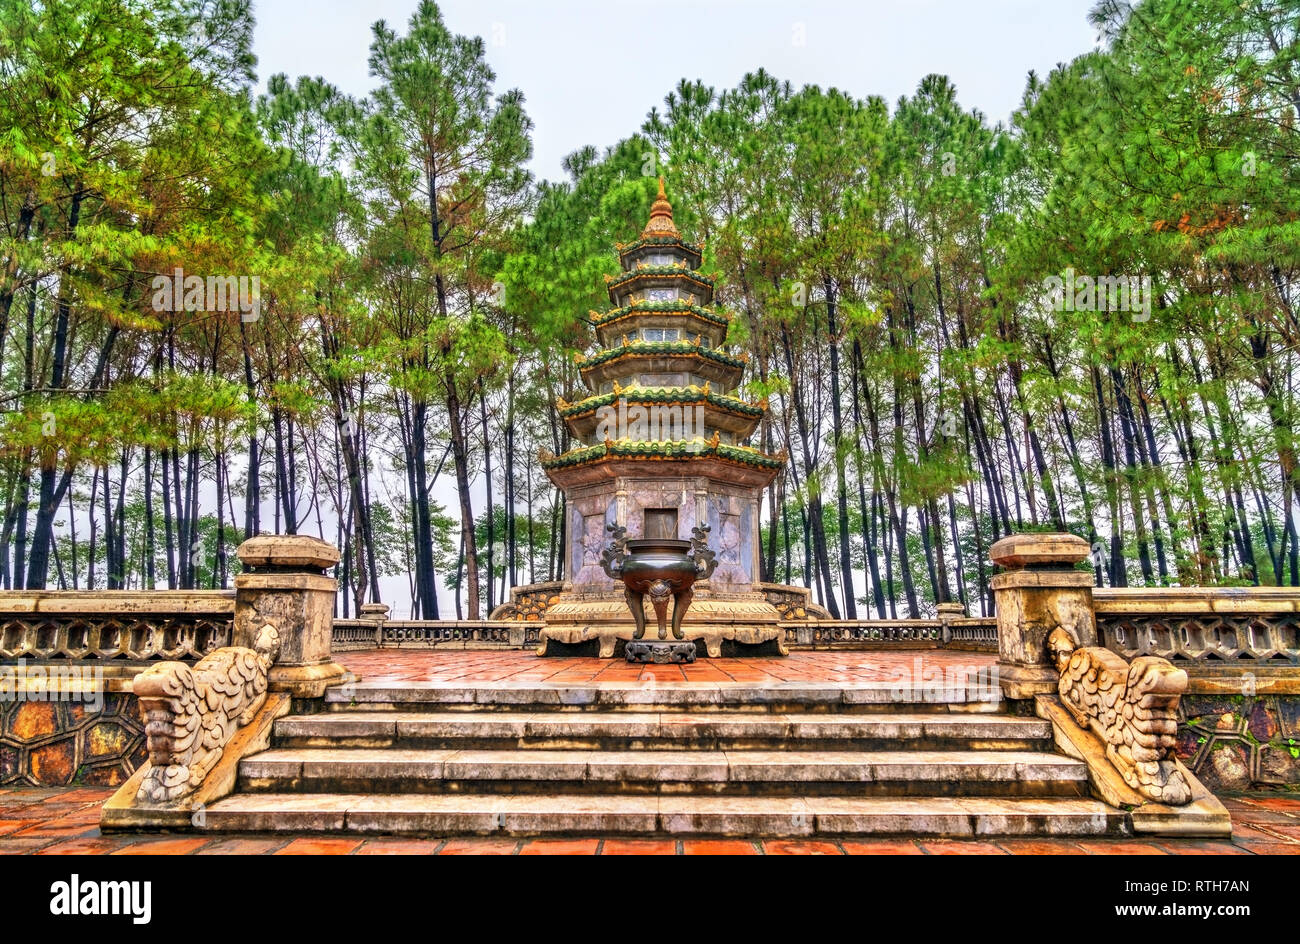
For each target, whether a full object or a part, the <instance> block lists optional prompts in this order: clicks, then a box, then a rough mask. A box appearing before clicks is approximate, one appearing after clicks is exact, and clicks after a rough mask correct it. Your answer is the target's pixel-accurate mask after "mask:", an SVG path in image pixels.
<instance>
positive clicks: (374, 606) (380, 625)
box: [361, 603, 389, 649]
mask: <svg viewBox="0 0 1300 944" xmlns="http://www.w3.org/2000/svg"><path fill="white" fill-rule="evenodd" d="M388 613H389V607H388V604H387V603H363V604H361V618H362V619H363V620H371V621H373V622H374V624H375V647H376V648H377V649H382V648H383V646H384V623H386V622H388Z"/></svg>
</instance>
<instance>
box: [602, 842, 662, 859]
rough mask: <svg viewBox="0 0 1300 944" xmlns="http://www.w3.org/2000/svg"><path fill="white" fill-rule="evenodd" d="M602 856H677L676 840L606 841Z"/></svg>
mask: <svg viewBox="0 0 1300 944" xmlns="http://www.w3.org/2000/svg"><path fill="white" fill-rule="evenodd" d="M600 854H601V855H676V854H677V841H676V840H675V839H606V840H605V844H604V845H603V846H601V848H600Z"/></svg>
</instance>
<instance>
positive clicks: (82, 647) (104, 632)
mask: <svg viewBox="0 0 1300 944" xmlns="http://www.w3.org/2000/svg"><path fill="white" fill-rule="evenodd" d="M234 618H235V593H234V591H231V590H169V591H148V590H112V591H105V592H98V591H78V590H7V591H0V659H6V660H7V659H28V660H31V659H65V660H93V661H96V662H102V663H112V664H113V665H114V666H115V667H116V666H121V665H123V664H130V663H133V662H135V663H139V662H151V661H157V660H180V661H189V660H198V659H202V658H203V657H204V656H207V655H210V654H211V653H213V652H215V651H216V650H218V649H220V648H222V647H223V646H229V645H230V644H231V639H232V636H233V632H234Z"/></svg>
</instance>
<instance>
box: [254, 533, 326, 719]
mask: <svg viewBox="0 0 1300 944" xmlns="http://www.w3.org/2000/svg"><path fill="white" fill-rule="evenodd" d="M235 553H236V554H238V555H239V560H240V561H241V562H242V563H243V565H244V572H243V573H241V574H238V575H236V577H235V632H234V644H235V645H236V646H249V647H250V648H251V647H252V644H253V640H255V639H256V638H257V634H258V632H259V631H260V630H261V628H262V627H263V626H264V625H266V624H267V623H269V624H271V625H272V626H274V627H275V629H276V631H277V632H278V633H279V636H280V653H279V656H278V658H277V659H276V660H275V664H274V665H273V666H272V667H271V670H270V672H269V673H268V681H269V683H270V689H271V691H273V692H274V691H280V692H288V693H289V694H291V695H293V696H294V697H297V698H320V697H321V696H323V695H324V694H325V689H326V688H328V687H329V686H331V685H337V684H340V683H342V682H344V681H345V680H346V679H347V678H348V672H347V670H346V669H344V668H343V667H342V666H341V665H339V664H338V663H336V662H335V661H334V660H333V659H332V658H331V656H330V643H331V636H332V633H333V627H334V596H335V593H336V591H337V590H338V581H336V580H335V579H334V578H333V577H328V576H326V574H325V570H326V568H329V567H333V566H334V565H335V564H337V563H338V562H339V552H338V549H337V548H335V547H334V545H332V544H329V543H328V542H326V541H322V540H320V539H319V538H313V537H309V536H307V535H300V534H299V535H270V534H264V535H258V536H257V537H255V538H249V539H248V540H247V541H245V542H244V543H243V544H241V545H239V549H238V550H237V551H236V552H235Z"/></svg>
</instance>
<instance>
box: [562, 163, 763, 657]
mask: <svg viewBox="0 0 1300 944" xmlns="http://www.w3.org/2000/svg"><path fill="white" fill-rule="evenodd" d="M617 249H618V255H619V261H620V264H621V268H622V272H620V273H619V274H618V275H616V276H606V282H607V284H608V290H609V301H610V305H611V306H612V307H611V308H610V309H609V310H608V311H606V312H604V313H603V314H601V313H598V312H592V313H591V324H592V327H593V328H594V329H595V332H596V338H597V341H598V345H599V350H598V351H597V352H596V353H595V354H592V355H590V356H586V357H583V356H579V357H578V361H577V364H578V370H579V374H580V375H581V377H582V380H583V383H584V384H585V385H586V387H587V388H588V391H589V394H588V395H587V396H585V397H583V398H582V399H580V400H578V401H577V402H574V403H568V402H566V401H564V400H563V399H561V400H560V401H559V402H558V404H557V405H558V407H559V413H560V417H561V418H562V419H563V421H564V422H565V424H566V425H567V426H568V429H569V431H570V433H571V434H572V435H573V438H574V440H575V441H576V444H575V445H574V447H573V448H571V449H569V450H568V451H567V452H565V453H563V454H562V455H558V456H552V455H549V454H545V453H544V454H543V455H542V466H543V468H544V469H545V470H546V473H547V475H548V476H549V477H550V479H551V481H552V482H554V483H555V486H556V487H557V488H559V489H560V490H561V491H562V492H563V493H564V496H565V499H566V509H567V512H566V513H567V518H566V521H565V548H564V551H565V558H564V577H565V579H564V584H563V591H562V593H561V594H560V595H559V597H558V599H556V600H555V601H554V602H553V603H551V604H550V605H549V606H548V607H547V609H546V613H545V620H546V626H545V627H544V628H543V629H542V630H541V640H542V644H541V647H540V648H539V650H538V652H539V653H540V654H543V655H547V654H552V653H554V652H557V651H563V650H564V649H565V647H566V646H571V645H575V644H581V643H588V642H590V641H592V640H598V641H599V644H600V645H599V651H600V654H601V655H602V656H605V657H609V656H612V655H614V654H615V651H616V649H617V648H618V647H619V645H620V641H626V640H630V639H631V638H632V632H633V621H632V618H631V614H630V613H629V611H628V609H627V604H626V603H625V602H624V597H623V587H622V585H621V584H618V583H616V582H615V581H614V580H613V579H612V578H611V577H609V576H607V575H606V573H605V571H604V569H603V568H602V566H601V554H602V551H603V550H604V549H605V547H606V546H607V545H608V544H609V542H610V540H611V533H613V532H612V531H611V529H612V528H623V529H625V532H626V535H627V537H629V538H640V537H647V538H681V539H690V538H691V537H692V535H693V532H694V530H695V529H696V528H697V527H698V528H707V531H705V532H703V533H704V534H705V536H706V540H707V542H708V546H709V548H710V550H712V551H713V552H714V554H715V555H716V558H715V559H716V561H717V566H716V568H715V569H714V571H713V573H712V574H711V576H710V577H709V578H708V579H706V580H701V581H698V582H697V583H696V584H695V593H694V602H693V603H692V604H691V606H690V609H689V610H688V611H687V614H686V621H685V624H684V626H683V629H684V630H685V634H686V638H687V639H695V640H702V641H703V642H704V643H705V647H706V649H707V651H708V653H709V655H710V656H714V657H716V656H718V655H719V654H721V651H722V645H723V643H724V642H726V643H731V644H734V645H739V646H762V647H764V648H765V649H768V650H770V651H771V652H773V653H774V654H775V653H779V654H784V652H785V649H784V646H783V645H782V642H781V629H780V627H779V626H778V625H777V623H778V620H779V618H780V617H779V614H778V612H777V610H776V608H775V607H774V606H772V604H770V603H769V602H768V601H767V598H766V597H765V595H764V589H763V586H762V585H761V583H760V575H759V545H760V540H759V507H760V506H759V501H760V498H761V496H762V492H763V489H764V488H765V487H766V486H767V485H769V484H770V483H771V481H772V480H773V479H774V478H775V477H776V475H777V473H778V472H779V471H780V469H781V467H782V465H783V464H784V457H783V456H775V455H769V454H767V453H764V452H761V451H759V450H757V449H755V448H753V447H751V446H749V445H747V441H748V439H749V437H750V436H751V435H752V434H753V433H754V430H755V429H756V428H757V427H758V425H759V423H760V422H762V418H763V415H764V412H765V411H766V408H767V404H766V402H757V403H756V402H751V401H749V400H746V399H744V398H743V397H742V396H740V392H739V387H740V382H741V377H742V376H743V374H744V372H745V366H746V362H747V360H748V358H747V357H746V356H745V355H740V356H736V355H734V354H732V353H730V352H728V350H727V347H726V335H727V327H728V325H729V323H730V316H729V315H727V314H726V313H724V312H721V311H717V310H715V309H714V308H713V307H711V306H712V303H713V289H714V280H713V279H712V278H711V277H709V276H707V275H704V274H702V273H701V272H700V271H699V267H700V263H701V259H702V250H701V247H700V246H698V245H695V244H693V243H690V242H687V241H686V240H684V239H683V238H682V236H681V234H680V233H678V231H677V227H676V225H675V224H674V222H673V210H672V206H671V205H670V204H669V202H668V198H667V196H666V194H665V193H664V184H663V178H660V180H659V194H658V197H657V198H656V199H655V201H654V204H653V206H652V207H651V210H650V219H649V222H647V224H646V226H645V229H644V230H643V231H642V232H641V235H640V237H638V238H637V239H636V240H635V241H633V242H631V243H627V244H618V246H617ZM647 612H648V604H647ZM552 643H561V644H564V645H561V646H554V645H551V644H552Z"/></svg>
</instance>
